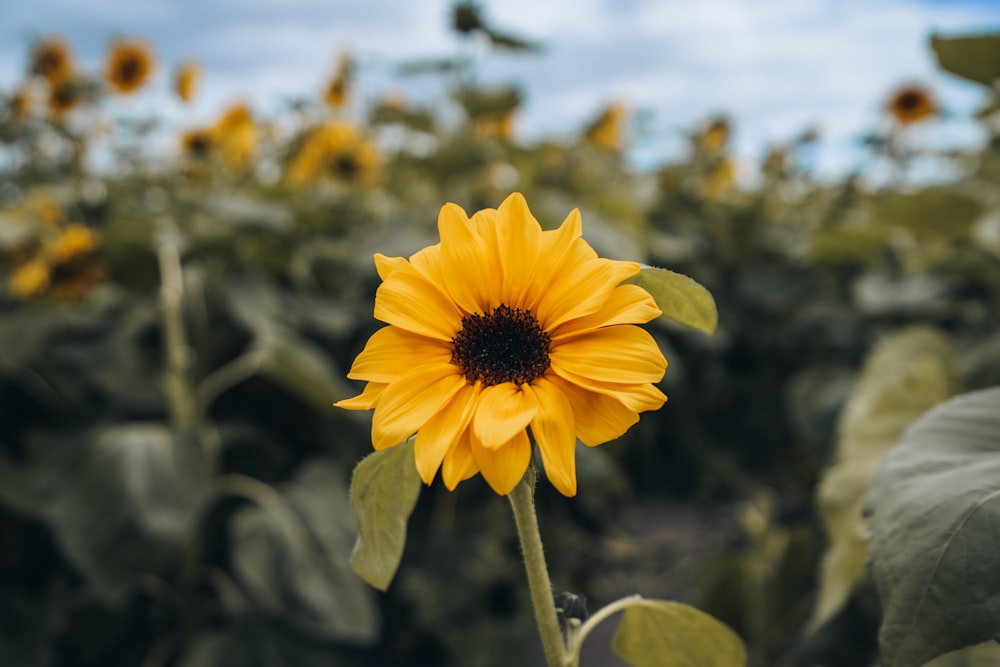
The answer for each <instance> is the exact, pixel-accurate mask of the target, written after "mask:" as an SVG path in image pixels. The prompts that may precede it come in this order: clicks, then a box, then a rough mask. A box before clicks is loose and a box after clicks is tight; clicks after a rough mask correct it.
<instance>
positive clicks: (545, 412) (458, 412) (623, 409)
mask: <svg viewBox="0 0 1000 667" xmlns="http://www.w3.org/2000/svg"><path fill="white" fill-rule="evenodd" d="M438 230H439V233H440V235H441V242H440V243H439V244H437V245H433V246H430V247H428V248H424V249H423V250H421V251H420V252H418V253H416V254H415V255H413V256H411V257H410V259H409V261H407V260H406V259H404V258H402V257H395V258H392V257H385V256H383V255H378V254H377V255H375V266H376V268H377V269H378V273H379V275H380V276H381V278H382V285H381V286H380V287H379V289H378V292H377V293H376V296H375V317H376V318H377V319H379V320H381V321H383V322H385V323H387V324H388V325H389V326H387V327H383V328H382V329H380V330H379V331H376V332H375V334H374V335H373V336H372V337H371V338H370V339H369V340H368V343H367V345H366V346H365V349H364V351H362V352H361V354H360V355H359V356H358V358H357V359H356V360H355V362H354V364H353V366H352V367H351V371H350V373H349V374H348V377H350V378H352V379H356V380H365V381H367V382H368V385H367V386H366V387H365V389H364V391H363V392H362V393H361V394H360V395H359V396H356V397H354V398H349V399H345V400H342V401H339V402H338V403H336V405H337V406H339V407H342V408H347V409H349V410H370V409H374V411H375V413H374V417H373V421H372V444H373V445H374V448H375V449H376V450H381V449H385V448H387V447H392V446H393V445H396V444H398V443H400V442H402V441H403V440H405V439H407V438H409V437H410V436H412V435H413V434H414V433H416V442H415V456H416V466H417V470H418V471H419V473H420V477H421V478H422V479H423V481H424V482H425V483H427V484H430V483H431V482H432V481H433V479H434V477H435V475H436V474H437V471H438V469H440V470H441V476H442V478H443V480H444V483H445V486H446V487H447V488H448V489H454V488H455V487H456V486H457V484H458V483H459V482H460V481H462V480H465V479H468V478H470V477H472V476H474V475H475V474H477V473H482V475H483V477H484V478H485V479H486V481H487V483H489V485H490V487H491V488H492V489H493V490H494V491H495V492H497V493H498V494H501V495H504V494H507V493H508V492H510V490H511V489H513V488H514V486H515V485H516V484H517V483H518V481H519V480H520V479H521V478H522V477H523V476H524V474H525V471H526V470H527V467H528V464H529V461H530V459H531V450H532V439H533V440H534V442H535V444H537V445H538V448H539V450H540V452H541V457H542V463H543V465H544V468H545V472H546V475H547V476H548V478H549V480H550V481H551V482H552V484H553V485H554V486H555V487H556V488H557V489H558V490H559V491H560V492H561V493H563V494H564V495H566V496H573V495H575V494H576V486H577V485H576V442H577V439H579V440H580V441H582V442H583V443H584V444H585V445H588V446H596V445H600V444H602V443H605V442H608V441H609V440H613V439H615V438H617V437H619V436H621V435H622V434H623V433H624V432H625V431H626V430H628V429H629V428H630V427H631V426H632V425H633V424H635V423H636V422H637V421H638V419H639V413H640V412H644V411H647V410H655V409H658V408H659V407H660V406H662V405H663V402H664V401H665V400H666V396H664V395H663V394H662V393H661V392H660V390H659V389H657V388H656V387H655V386H653V383H654V382H658V381H659V380H660V379H661V378H662V377H663V374H664V372H665V370H666V367H667V361H666V359H665V358H664V357H663V354H662V353H661V352H660V350H659V348H658V347H657V345H656V342H655V341H654V340H653V337H652V336H650V335H649V333H647V332H646V331H644V330H643V329H641V328H640V327H637V326H634V324H637V323H643V322H648V321H650V320H652V319H653V318H655V317H657V316H658V315H659V314H660V309H659V308H657V306H656V303H655V302H654V301H653V299H652V297H650V295H649V294H648V293H647V292H646V291H645V290H643V289H642V288H640V287H638V286H636V285H621V282H622V281H623V280H625V279H626V278H628V277H630V276H633V275H635V274H637V273H638V272H639V270H640V265H639V264H636V263H634V262H620V261H613V260H609V259H602V258H599V257H598V256H597V253H595V252H594V250H593V249H592V248H591V247H590V245H589V244H587V242H586V241H584V240H583V239H582V238H581V236H580V235H581V231H582V226H581V219H580V213H579V210H574V211H572V212H571V213H570V214H569V215H568V216H567V217H566V220H565V221H564V222H563V223H562V226H561V227H559V228H558V229H556V230H552V231H542V228H541V227H540V226H539V224H538V221H537V220H536V219H535V218H534V216H533V215H532V214H531V212H530V211H529V210H528V205H527V202H526V201H525V200H524V197H523V196H521V195H520V194H519V193H514V194H512V195H510V196H509V197H507V199H506V200H504V202H503V203H502V204H501V205H500V207H499V209H484V210H481V211H479V212H477V213H476V214H475V215H473V216H472V218H471V219H470V218H469V217H468V216H467V215H466V213H465V211H464V210H462V209H461V208H459V207H458V206H456V205H455V204H446V205H445V206H444V207H442V209H441V213H440V215H439V217H438ZM529 432H530V437H529Z"/></svg>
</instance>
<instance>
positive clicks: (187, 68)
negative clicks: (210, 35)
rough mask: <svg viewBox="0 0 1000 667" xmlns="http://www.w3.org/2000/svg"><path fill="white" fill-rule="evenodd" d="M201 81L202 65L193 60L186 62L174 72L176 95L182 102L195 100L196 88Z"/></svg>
mask: <svg viewBox="0 0 1000 667" xmlns="http://www.w3.org/2000/svg"><path fill="white" fill-rule="evenodd" d="M200 79H201V65H200V64H198V63H196V62H195V61H193V60H186V61H184V62H182V63H181V64H179V65H178V66H177V69H176V70H175V71H174V93H175V94H176V95H177V97H178V98H179V99H180V100H181V101H182V102H190V101H191V100H192V99H194V92H195V88H197V86H198V81H199V80H200Z"/></svg>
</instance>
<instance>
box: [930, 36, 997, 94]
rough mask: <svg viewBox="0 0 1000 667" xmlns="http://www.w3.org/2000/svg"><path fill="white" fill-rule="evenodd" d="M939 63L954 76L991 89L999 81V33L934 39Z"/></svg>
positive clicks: (932, 46) (933, 45)
mask: <svg viewBox="0 0 1000 667" xmlns="http://www.w3.org/2000/svg"><path fill="white" fill-rule="evenodd" d="M931 48H932V49H933V50H934V53H935V55H937V59H938V64H939V65H940V66H941V68H942V69H945V70H947V71H949V72H951V73H952V74H955V75H957V76H960V77H962V78H963V79H968V80H969V81H974V82H976V83H981V84H983V85H985V86H991V85H993V83H994V82H995V81H996V80H997V79H1000V34H996V33H994V34H990V35H973V36H968V37H937V36H933V37H931Z"/></svg>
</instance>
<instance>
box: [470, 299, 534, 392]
mask: <svg viewBox="0 0 1000 667" xmlns="http://www.w3.org/2000/svg"><path fill="white" fill-rule="evenodd" d="M451 342H452V343H453V345H454V347H453V348H452V352H451V362H452V363H453V364H455V365H456V366H458V367H459V368H461V369H462V374H463V375H465V377H466V379H468V380H469V382H475V381H476V380H480V381H482V383H483V384H484V385H485V386H487V387H489V386H491V385H495V384H501V383H503V382H514V383H516V384H519V385H520V384H524V383H525V382H531V381H532V380H534V379H535V378H537V377H541V376H542V374H544V373H545V371H546V370H548V368H549V343H550V342H551V338H550V337H549V334H548V333H546V332H545V331H544V330H543V329H542V327H541V326H540V325H539V324H538V320H536V319H535V316H534V315H532V314H531V312H529V311H527V310H521V309H520V308H511V307H510V306H506V305H500V306H497V308H495V309H494V310H493V312H492V313H486V314H482V315H480V314H479V313H475V314H472V315H467V316H466V317H465V318H463V319H462V329H461V330H460V331H459V332H458V335H456V336H455V337H454V338H453V339H452V341H451Z"/></svg>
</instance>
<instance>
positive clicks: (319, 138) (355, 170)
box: [288, 122, 379, 185]
mask: <svg viewBox="0 0 1000 667" xmlns="http://www.w3.org/2000/svg"><path fill="white" fill-rule="evenodd" d="M378 163H379V157H378V151H377V150H376V149H375V146H373V145H372V144H371V143H370V142H369V141H368V140H367V139H365V137H364V136H363V135H362V134H361V132H360V131H359V130H358V128H356V127H355V126H353V125H349V124H347V123H341V122H333V123H328V124H326V125H323V126H322V127H319V128H317V129H315V130H313V131H312V133H311V134H310V135H309V136H308V137H307V138H306V140H305V142H304V143H303V144H302V147H301V148H300V149H299V151H298V153H297V154H296V155H295V158H294V159H293V160H292V161H291V164H290V165H289V166H288V181H289V182H290V183H291V184H292V185H304V184H305V183H309V182H311V181H315V180H317V179H319V178H321V177H323V176H329V177H332V178H334V179H335V180H339V181H342V182H345V183H370V182H371V181H373V180H374V179H375V176H376V173H377V170H378Z"/></svg>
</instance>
